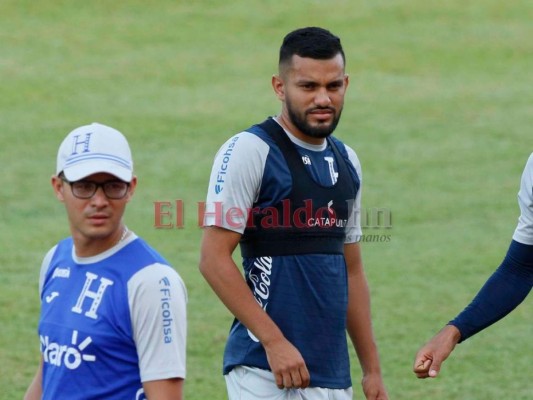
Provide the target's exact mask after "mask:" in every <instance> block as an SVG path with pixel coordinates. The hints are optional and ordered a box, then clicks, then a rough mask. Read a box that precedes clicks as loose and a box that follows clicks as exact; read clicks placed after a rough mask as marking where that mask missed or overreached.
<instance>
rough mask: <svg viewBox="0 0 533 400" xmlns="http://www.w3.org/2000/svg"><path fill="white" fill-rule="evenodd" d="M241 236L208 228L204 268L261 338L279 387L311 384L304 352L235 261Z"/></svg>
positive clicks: (203, 249) (217, 290) (203, 250)
mask: <svg viewBox="0 0 533 400" xmlns="http://www.w3.org/2000/svg"><path fill="white" fill-rule="evenodd" d="M240 237H241V234H240V233H237V232H233V231H230V230H227V229H224V228H218V227H214V226H210V227H207V228H204V233H203V239H202V247H201V259H200V271H201V273H202V275H203V276H204V278H205V279H206V281H207V282H208V283H209V285H210V286H211V287H212V289H213V290H214V292H215V293H216V294H217V296H218V297H219V298H220V300H221V301H222V302H223V303H224V305H225V306H226V307H227V308H228V309H229V310H230V311H231V313H232V314H233V315H234V316H235V318H237V319H238V320H239V321H240V322H242V323H243V324H244V325H245V326H246V327H247V328H248V329H249V330H250V332H252V334H253V335H255V337H256V338H258V339H259V341H260V342H261V344H262V345H263V347H264V348H265V351H266V354H267V357H268V362H269V364H270V368H271V369H272V373H273V374H274V376H275V378H276V384H277V385H278V387H279V388H290V387H307V386H308V385H309V379H310V378H309V372H308V370H307V367H306V365H305V361H304V359H303V357H302V355H301V354H300V352H299V351H298V350H297V349H296V347H294V346H293V345H292V344H291V343H290V342H289V341H288V340H287V339H286V338H285V337H284V336H283V333H282V332H281V330H280V329H279V327H278V326H277V325H276V324H275V323H274V321H272V319H271V318H270V317H269V316H268V314H267V313H266V312H265V311H264V310H263V309H262V308H261V306H260V305H259V304H258V303H257V301H256V300H255V298H254V296H253V294H252V292H251V291H250V288H249V287H248V285H247V284H246V281H245V280H244V277H243V276H242V274H241V272H240V270H239V268H238V267H237V265H236V264H235V262H234V261H233V258H232V254H233V251H234V250H235V248H236V247H237V245H238V243H239V240H240Z"/></svg>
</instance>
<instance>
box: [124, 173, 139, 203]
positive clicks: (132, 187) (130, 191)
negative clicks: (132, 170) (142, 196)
mask: <svg viewBox="0 0 533 400" xmlns="http://www.w3.org/2000/svg"><path fill="white" fill-rule="evenodd" d="M136 187H137V177H136V176H135V175H134V176H133V177H132V178H131V182H130V188H129V189H128V194H127V197H126V200H127V201H130V200H131V198H132V197H133V194H134V193H135V188H136Z"/></svg>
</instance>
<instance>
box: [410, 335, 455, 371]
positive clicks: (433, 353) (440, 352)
mask: <svg viewBox="0 0 533 400" xmlns="http://www.w3.org/2000/svg"><path fill="white" fill-rule="evenodd" d="M460 339H461V333H460V332H459V330H458V329H457V328H456V327H455V326H453V325H447V326H445V327H444V328H443V329H442V330H441V331H440V332H439V333H437V334H436V335H435V336H434V337H433V338H432V339H431V340H430V341H429V342H427V343H426V345H424V346H423V347H422V348H421V349H420V350H419V351H418V353H417V354H416V357H415V362H414V365H413V372H414V373H415V374H416V376H417V377H418V378H420V379H424V378H435V377H436V376H437V375H438V374H439V371H440V368H441V364H442V363H443V362H444V360H446V359H447V358H448V356H449V355H450V353H451V352H452V351H453V349H454V348H455V345H456V344H457V343H458V342H459V340H460Z"/></svg>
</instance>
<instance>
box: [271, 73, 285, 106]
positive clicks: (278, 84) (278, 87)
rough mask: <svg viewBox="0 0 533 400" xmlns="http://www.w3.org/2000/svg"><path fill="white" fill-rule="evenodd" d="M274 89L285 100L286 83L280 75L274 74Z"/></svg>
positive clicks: (279, 97)
mask: <svg viewBox="0 0 533 400" xmlns="http://www.w3.org/2000/svg"><path fill="white" fill-rule="evenodd" d="M272 89H274V93H276V96H277V97H278V99H280V100H281V101H285V84H284V82H283V80H282V79H281V77H280V76H279V75H273V76H272Z"/></svg>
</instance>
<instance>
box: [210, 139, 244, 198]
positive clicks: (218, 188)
mask: <svg viewBox="0 0 533 400" xmlns="http://www.w3.org/2000/svg"><path fill="white" fill-rule="evenodd" d="M237 140H239V137H238V136H235V137H234V138H233V139H231V141H230V143H229V144H228V147H227V148H226V151H225V152H224V154H223V155H222V164H220V167H219V169H218V173H217V181H216V184H215V193H216V194H219V193H220V192H222V189H224V187H223V186H224V182H225V181H226V172H227V169H228V164H229V160H230V158H231V154H232V153H233V148H234V147H235V143H237Z"/></svg>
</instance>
